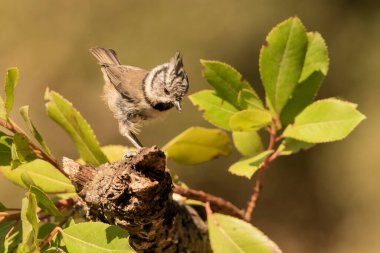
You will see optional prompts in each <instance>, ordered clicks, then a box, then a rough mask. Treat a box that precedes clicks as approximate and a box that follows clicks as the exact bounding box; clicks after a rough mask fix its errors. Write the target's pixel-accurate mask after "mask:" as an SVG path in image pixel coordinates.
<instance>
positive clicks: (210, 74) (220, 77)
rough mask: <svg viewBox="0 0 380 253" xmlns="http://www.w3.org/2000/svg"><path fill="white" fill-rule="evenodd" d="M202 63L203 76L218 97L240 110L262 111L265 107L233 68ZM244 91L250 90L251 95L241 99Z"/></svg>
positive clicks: (221, 63) (210, 62)
mask: <svg viewBox="0 0 380 253" xmlns="http://www.w3.org/2000/svg"><path fill="white" fill-rule="evenodd" d="M201 63H202V65H203V67H204V69H203V75H204V77H205V78H206V79H207V82H208V83H209V84H210V85H211V86H213V87H214V88H215V91H216V94H217V96H218V97H220V98H221V99H223V100H226V101H227V102H229V103H230V104H231V105H232V106H234V107H236V108H238V109H247V108H248V107H250V108H253V107H256V108H257V109H261V108H262V107H263V105H262V102H261V100H260V98H259V97H258V96H257V94H256V92H255V91H254V90H253V89H252V87H251V85H250V84H249V83H248V82H247V81H245V80H244V79H243V77H242V75H241V74H240V73H239V72H238V71H236V70H235V69H234V68H233V67H231V66H230V65H228V64H226V63H223V62H218V61H206V60H201ZM242 90H249V91H250V95H249V96H245V97H241V96H240V95H241V92H242ZM246 99H247V100H249V102H247V100H246Z"/></svg>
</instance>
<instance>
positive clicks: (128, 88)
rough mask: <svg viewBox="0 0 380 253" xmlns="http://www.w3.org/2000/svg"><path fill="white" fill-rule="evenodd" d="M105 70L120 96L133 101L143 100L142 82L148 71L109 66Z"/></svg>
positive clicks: (123, 66)
mask: <svg viewBox="0 0 380 253" xmlns="http://www.w3.org/2000/svg"><path fill="white" fill-rule="evenodd" d="M103 68H104V71H105V73H106V74H107V76H108V78H109V80H110V82H111V83H112V84H113V86H114V87H115V89H116V90H117V91H118V92H119V93H120V94H122V95H123V96H124V97H126V98H129V99H131V100H134V99H138V100H140V99H141V98H142V96H143V94H142V81H143V79H144V77H145V76H146V75H147V74H148V71H146V70H144V69H140V68H136V67H132V66H125V65H109V66H104V67H103Z"/></svg>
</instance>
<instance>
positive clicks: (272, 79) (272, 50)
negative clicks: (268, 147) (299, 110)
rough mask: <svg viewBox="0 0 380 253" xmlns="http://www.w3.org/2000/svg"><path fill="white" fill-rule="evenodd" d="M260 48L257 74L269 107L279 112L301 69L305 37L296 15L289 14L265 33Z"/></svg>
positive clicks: (287, 98) (304, 52)
mask: <svg viewBox="0 0 380 253" xmlns="http://www.w3.org/2000/svg"><path fill="white" fill-rule="evenodd" d="M266 41H267V43H268V46H264V47H262V49H261V52H260V59H259V65H260V75H261V80H262V82H263V85H264V88H265V92H266V97H267V98H268V102H269V103H270V107H271V108H272V109H273V110H274V111H275V112H276V113H277V114H280V112H281V111H282V108H283V107H284V106H285V104H286V103H287V102H288V100H289V99H290V97H291V96H292V93H293V91H294V88H295V87H296V85H297V83H298V80H299V79H300V76H301V73H302V67H303V63H304V59H305V55H306V50H307V44H308V39H307V36H306V31H305V28H304V26H303V25H302V23H301V21H300V20H299V19H298V18H290V19H288V20H286V21H284V22H282V23H281V24H279V25H277V26H276V27H275V28H273V29H272V31H271V32H270V33H269V34H268V37H267V39H266Z"/></svg>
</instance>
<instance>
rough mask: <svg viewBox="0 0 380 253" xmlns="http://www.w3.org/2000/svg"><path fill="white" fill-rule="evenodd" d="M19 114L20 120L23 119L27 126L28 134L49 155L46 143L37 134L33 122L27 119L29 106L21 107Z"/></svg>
mask: <svg viewBox="0 0 380 253" xmlns="http://www.w3.org/2000/svg"><path fill="white" fill-rule="evenodd" d="M20 114H21V116H22V118H23V119H24V121H25V123H26V125H27V126H28V128H29V131H30V133H31V134H32V135H33V136H34V138H36V140H37V141H38V143H39V144H40V145H41V147H42V149H43V150H44V151H45V152H46V153H47V154H49V155H50V154H51V152H50V149H49V148H48V146H47V145H46V142H45V141H44V139H43V138H42V136H41V134H40V133H39V132H38V130H37V128H36V127H35V126H34V124H33V122H32V121H31V119H30V117H29V106H28V105H25V106H23V107H21V108H20Z"/></svg>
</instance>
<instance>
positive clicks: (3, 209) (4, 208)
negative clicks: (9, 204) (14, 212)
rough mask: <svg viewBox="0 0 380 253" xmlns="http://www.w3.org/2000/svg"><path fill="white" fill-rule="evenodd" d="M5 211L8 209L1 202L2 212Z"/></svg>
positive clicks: (0, 208)
mask: <svg viewBox="0 0 380 253" xmlns="http://www.w3.org/2000/svg"><path fill="white" fill-rule="evenodd" d="M5 210H7V208H6V207H5V206H4V204H3V203H1V202H0V212H4V211H5Z"/></svg>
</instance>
